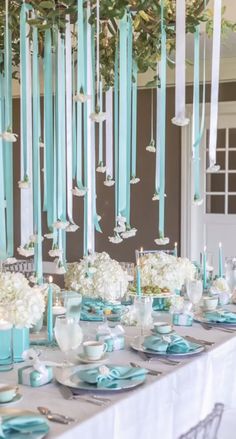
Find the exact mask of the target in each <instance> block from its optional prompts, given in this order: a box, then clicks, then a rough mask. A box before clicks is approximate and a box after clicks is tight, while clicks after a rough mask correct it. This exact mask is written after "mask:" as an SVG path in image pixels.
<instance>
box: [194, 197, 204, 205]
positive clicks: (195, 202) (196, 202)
mask: <svg viewBox="0 0 236 439" xmlns="http://www.w3.org/2000/svg"><path fill="white" fill-rule="evenodd" d="M193 204H194V205H195V206H201V205H202V204H203V198H194V200H193Z"/></svg>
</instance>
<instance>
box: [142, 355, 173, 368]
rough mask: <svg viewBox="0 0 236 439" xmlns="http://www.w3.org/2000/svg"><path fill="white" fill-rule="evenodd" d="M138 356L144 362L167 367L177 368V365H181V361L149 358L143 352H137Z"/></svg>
mask: <svg viewBox="0 0 236 439" xmlns="http://www.w3.org/2000/svg"><path fill="white" fill-rule="evenodd" d="M139 355H140V356H141V357H142V358H143V359H144V361H146V362H148V363H149V362H151V361H160V363H164V364H168V365H169V366H177V365H178V364H181V361H179V360H172V359H171V358H160V357H157V356H155V357H150V356H149V355H148V354H146V353H145V352H139Z"/></svg>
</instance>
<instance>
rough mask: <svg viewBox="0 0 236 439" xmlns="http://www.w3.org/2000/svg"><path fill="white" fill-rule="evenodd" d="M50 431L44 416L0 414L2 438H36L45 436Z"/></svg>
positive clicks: (0, 436) (0, 434) (0, 435)
mask: <svg viewBox="0 0 236 439" xmlns="http://www.w3.org/2000/svg"><path fill="white" fill-rule="evenodd" d="M48 432H49V426H48V423H47V421H46V420H45V419H44V418H42V416H37V415H22V416H12V415H11V416H9V415H4V416H2V417H1V416H0V438H4V439H6V438H9V439H10V438H11V439H13V438H14V439H23V438H24V439H25V437H28V438H31V439H36V438H42V437H44V436H45V435H46V434H47V433H48Z"/></svg>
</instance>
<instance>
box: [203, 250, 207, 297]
mask: <svg viewBox="0 0 236 439" xmlns="http://www.w3.org/2000/svg"><path fill="white" fill-rule="evenodd" d="M206 265H207V253H206V247H204V252H203V288H204V290H206V288H207V269H206Z"/></svg>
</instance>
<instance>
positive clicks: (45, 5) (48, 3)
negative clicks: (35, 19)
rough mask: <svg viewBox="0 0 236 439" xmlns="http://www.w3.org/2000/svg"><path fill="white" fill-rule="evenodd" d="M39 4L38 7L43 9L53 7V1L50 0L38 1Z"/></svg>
mask: <svg viewBox="0 0 236 439" xmlns="http://www.w3.org/2000/svg"><path fill="white" fill-rule="evenodd" d="M39 6H40V8H43V9H51V8H55V3H54V2H52V1H50V0H47V1H42V2H40V3H39Z"/></svg>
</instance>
